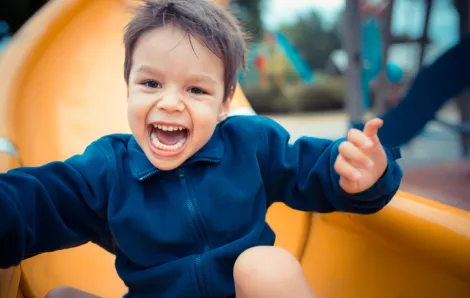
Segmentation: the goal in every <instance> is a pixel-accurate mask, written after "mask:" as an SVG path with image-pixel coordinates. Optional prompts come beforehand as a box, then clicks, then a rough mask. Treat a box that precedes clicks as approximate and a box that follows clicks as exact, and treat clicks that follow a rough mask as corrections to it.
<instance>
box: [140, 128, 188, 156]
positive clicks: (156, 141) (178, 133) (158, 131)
mask: <svg viewBox="0 0 470 298" xmlns="http://www.w3.org/2000/svg"><path fill="white" fill-rule="evenodd" d="M149 129H150V141H151V142H152V145H153V146H154V147H155V148H156V149H159V150H162V151H166V152H167V153H177V152H179V151H180V150H181V149H182V148H183V146H184V145H185V144H186V141H187V139H188V136H189V130H188V129H187V128H186V127H183V126H177V125H163V124H152V125H151V126H150V128H149Z"/></svg>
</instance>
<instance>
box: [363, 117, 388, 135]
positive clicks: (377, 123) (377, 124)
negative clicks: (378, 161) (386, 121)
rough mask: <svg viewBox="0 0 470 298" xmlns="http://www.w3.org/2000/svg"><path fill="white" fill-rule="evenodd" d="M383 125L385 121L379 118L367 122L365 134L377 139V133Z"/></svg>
mask: <svg viewBox="0 0 470 298" xmlns="http://www.w3.org/2000/svg"><path fill="white" fill-rule="evenodd" d="M382 125H383V120H382V119H379V118H375V119H372V120H369V121H367V123H366V125H365V127H364V134H365V135H366V136H368V137H369V138H375V137H377V132H378V131H379V129H380V128H381V127H382Z"/></svg>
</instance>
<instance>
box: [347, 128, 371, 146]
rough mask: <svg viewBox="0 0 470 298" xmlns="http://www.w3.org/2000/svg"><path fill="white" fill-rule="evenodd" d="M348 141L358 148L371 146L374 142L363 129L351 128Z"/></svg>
mask: <svg viewBox="0 0 470 298" xmlns="http://www.w3.org/2000/svg"><path fill="white" fill-rule="evenodd" d="M348 141H349V142H351V143H353V144H354V145H355V146H356V147H358V148H364V149H367V148H370V147H371V146H372V145H374V143H373V142H372V141H371V140H370V138H369V137H367V136H366V135H365V134H364V133H363V132H362V131H360V130H358V129H355V128H353V129H350V130H349V132H348Z"/></svg>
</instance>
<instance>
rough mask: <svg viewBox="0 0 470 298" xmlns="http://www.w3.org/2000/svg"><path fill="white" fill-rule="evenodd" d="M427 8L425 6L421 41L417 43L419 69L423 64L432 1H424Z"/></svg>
mask: <svg viewBox="0 0 470 298" xmlns="http://www.w3.org/2000/svg"><path fill="white" fill-rule="evenodd" d="M426 2H427V3H426V4H427V6H426V14H425V18H424V28H423V34H422V36H421V39H420V41H419V50H420V52H419V69H421V68H422V67H423V62H424V55H425V54H426V46H427V42H428V31H429V19H430V16H431V10H432V5H433V2H434V1H433V0H427V1H426Z"/></svg>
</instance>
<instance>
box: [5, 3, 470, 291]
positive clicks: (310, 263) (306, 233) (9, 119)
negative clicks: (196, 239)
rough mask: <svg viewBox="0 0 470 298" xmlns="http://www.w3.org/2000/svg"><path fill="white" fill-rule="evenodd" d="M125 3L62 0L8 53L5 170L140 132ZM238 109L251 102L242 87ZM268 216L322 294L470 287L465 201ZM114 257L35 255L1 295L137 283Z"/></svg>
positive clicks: (93, 250) (281, 208) (79, 252)
mask: <svg viewBox="0 0 470 298" xmlns="http://www.w3.org/2000/svg"><path fill="white" fill-rule="evenodd" d="M129 2H131V1H129ZM125 3H126V2H124V1H122V0H101V1H89V0H56V1H51V2H49V3H48V4H47V5H46V6H45V7H44V8H43V9H42V10H41V11H40V12H38V13H37V14H36V15H35V16H34V17H33V18H32V19H31V20H30V21H29V22H28V23H27V24H26V25H25V26H24V28H23V29H22V30H21V31H20V32H19V33H18V36H17V38H14V39H13V40H12V42H11V43H10V44H9V46H8V47H7V49H6V51H5V52H4V53H3V54H2V56H0V77H1V80H0V121H1V125H0V136H1V137H2V138H3V139H2V141H1V142H0V145H1V146H0V149H2V150H3V153H4V154H2V155H0V166H1V167H2V170H3V171H5V170H7V169H9V168H12V167H17V166H19V165H20V163H19V161H20V162H21V164H23V165H27V166H36V165H41V164H43V163H45V162H48V161H51V160H63V159H65V158H67V157H69V156H71V155H73V154H75V153H78V152H81V151H82V150H83V149H84V148H85V146H86V145H88V144H89V143H90V142H91V141H92V140H95V139H96V138H98V137H100V136H102V135H103V134H107V133H116V132H129V129H128V127H127V121H126V101H125V94H126V89H125V84H124V82H123V79H122V71H121V70H122V69H121V68H122V61H123V58H124V52H123V47H122V43H121V34H122V30H121V29H122V28H123V26H124V25H125V23H126V21H127V20H128V18H129V15H128V14H127V13H126V12H125V10H124V9H125V7H124V4H125ZM46 23H47V24H48V26H44V24H46ZM232 108H233V109H232V111H233V113H237V111H250V105H249V103H248V101H247V100H246V99H245V97H244V95H243V92H242V90H241V89H238V90H237V93H236V95H235V102H234V105H233V107H232ZM250 112H252V111H250ZM12 144H15V145H16V146H13V145H12ZM9 154H12V155H13V156H10V155H9ZM15 157H16V158H18V160H19V161H18V160H16V159H15ZM267 220H268V222H269V223H270V225H271V226H272V228H273V229H274V230H275V231H276V233H277V240H276V245H278V246H281V247H284V248H286V249H288V250H289V251H290V252H292V253H293V254H294V255H295V256H296V257H297V258H298V259H299V260H300V262H301V264H302V266H303V269H304V271H305V274H306V276H307V280H308V282H309V283H310V285H311V286H312V288H313V289H314V291H315V292H316V294H317V297H319V298H322V297H325V298H326V297H328V298H329V297H342V298H356V297H357V298H359V297H361V298H372V297H374V298H375V297H384V298H392V297H393V298H395V297H428V298H441V297H452V298H466V297H468V293H470V228H469V227H470V214H469V213H468V212H465V211H463V210H460V209H457V208H452V207H450V206H447V205H444V204H439V203H436V202H432V201H430V200H427V199H425V198H421V197H417V196H415V195H413V194H409V193H404V192H399V193H398V194H397V196H396V197H395V198H394V199H393V200H392V202H391V203H390V205H388V206H387V207H386V208H385V209H384V210H383V211H381V212H379V213H377V214H374V215H370V216H360V215H355V214H343V213H332V214H311V213H305V212H299V211H294V210H291V209H289V208H287V207H286V206H285V205H282V204H277V205H274V206H272V207H271V208H270V210H269V213H268V217H267ZM113 262H114V256H112V255H110V254H109V253H107V252H106V251H104V250H103V249H101V248H99V247H97V246H95V245H93V244H86V245H83V246H79V247H76V248H71V249H67V250H63V251H57V252H53V253H46V254H42V255H39V256H35V257H33V258H30V259H27V260H25V261H23V262H22V263H21V265H20V266H18V267H15V268H10V269H7V270H0V297H1V298H15V297H16V298H20V297H44V295H45V294H46V293H47V292H48V291H49V290H50V289H52V288H53V287H56V286H62V285H67V286H72V287H76V288H79V289H82V290H85V291H88V292H91V293H94V294H96V295H99V296H101V297H119V296H122V295H123V294H124V293H125V292H126V287H125V285H124V284H123V283H122V281H121V280H120V279H119V277H118V276H117V274H116V271H115V270H114V264H113Z"/></svg>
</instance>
